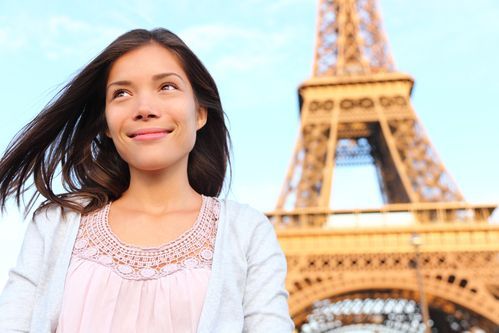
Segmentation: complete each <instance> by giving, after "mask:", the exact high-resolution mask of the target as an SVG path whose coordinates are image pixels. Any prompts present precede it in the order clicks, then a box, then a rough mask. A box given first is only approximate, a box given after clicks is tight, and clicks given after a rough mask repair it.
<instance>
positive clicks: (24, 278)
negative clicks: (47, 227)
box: [0, 213, 44, 333]
mask: <svg viewBox="0 0 499 333" xmlns="http://www.w3.org/2000/svg"><path fill="white" fill-rule="evenodd" d="M42 214H43V213H42ZM36 215H37V216H38V215H40V214H36ZM36 219H37V218H36V217H35V219H34V220H30V221H29V222H28V226H27V229H26V232H25V235H24V240H23V244H22V246H21V251H20V253H19V255H18V258H17V263H16V265H15V267H14V268H12V269H11V270H10V271H9V278H8V280H7V283H6V285H5V287H4V289H3V291H2V293H1V294H0V332H2V333H10V332H29V329H30V324H31V316H32V312H33V307H34V303H35V297H36V290H37V285H38V283H39V280H40V276H41V274H40V273H41V271H42V263H43V256H44V239H43V237H42V232H41V230H40V226H39V225H38V223H37V222H36Z"/></svg>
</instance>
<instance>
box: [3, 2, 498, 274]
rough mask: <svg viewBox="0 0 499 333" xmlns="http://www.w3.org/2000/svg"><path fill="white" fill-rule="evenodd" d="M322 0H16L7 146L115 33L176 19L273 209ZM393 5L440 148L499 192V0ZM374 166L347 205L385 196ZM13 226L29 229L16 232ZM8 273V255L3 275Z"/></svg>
mask: <svg viewBox="0 0 499 333" xmlns="http://www.w3.org/2000/svg"><path fill="white" fill-rule="evenodd" d="M316 6H317V1H311V0H274V1H264V0H240V1H228V0H226V1H199V0H198V1H191V0H189V1H155V0H137V1H116V0H108V1H96V0H88V1H72V2H67V1H61V0H55V1H49V2H46V1H43V2H42V1H38V2H37V1H23V2H19V1H13V0H6V1H2V2H0V77H1V80H0V99H1V101H2V106H1V115H2V116H3V119H2V122H1V123H0V128H1V131H0V149H1V150H2V151H3V150H4V149H5V147H6V145H7V144H8V142H9V141H10V139H12V137H13V136H14V135H15V133H16V132H17V131H18V130H20V129H21V127H22V126H23V125H24V124H25V123H26V122H27V121H29V120H30V119H31V118H32V117H34V116H35V115H36V114H37V113H38V112H39V111H40V110H41V108H42V107H43V106H44V105H45V104H46V103H47V102H48V101H49V100H50V98H51V97H52V96H53V95H54V94H55V92H56V91H57V90H58V88H60V87H61V85H62V84H63V83H64V82H66V81H67V80H68V79H69V78H70V77H71V76H72V74H74V73H75V72H76V71H78V70H79V69H81V68H82V66H84V65H85V64H86V63H87V62H88V61H89V60H90V59H91V58H92V57H94V56H95V55H96V54H98V53H99V52H100V51H101V50H102V49H103V48H104V47H105V46H106V45H107V44H108V43H109V42H111V41H112V40H113V39H114V38H116V37H117V36H118V35H120V34H121V33H123V32H125V31H128V30H130V29H132V28H137V27H143V28H154V27H158V26H162V27H166V28H168V29H170V30H172V31H174V32H176V33H177V34H179V35H180V37H182V38H183V39H184V40H185V41H186V42H187V44H188V45H190V46H191V48H192V49H193V50H194V52H195V53H197V54H198V56H199V57H200V58H201V59H202V61H203V62H204V63H205V65H206V66H207V68H208V69H209V70H210V72H211V73H212V74H213V76H214V78H215V80H216V81H217V83H218V85H219V89H220V91H221V95H222V101H223V104H224V108H225V110H226V113H227V115H228V118H229V121H230V123H229V127H230V130H231V135H232V138H233V148H234V164H233V171H234V177H233V182H232V190H231V193H230V194H229V196H230V197H231V198H235V199H237V200H239V201H243V202H247V203H250V204H251V205H253V206H255V207H256V208H258V209H260V210H264V211H266V210H271V209H272V208H273V207H274V205H275V203H276V201H277V197H278V195H279V192H280V188H281V185H282V182H283V180H284V176H285V173H286V171H287V167H288V163H289V161H290V158H291V153H292V150H293V146H294V143H295V140H296V136H297V130H298V124H299V122H298V121H299V120H298V109H297V94H296V88H297V86H298V85H299V84H300V82H302V81H303V80H305V79H307V78H309V77H310V75H311V68H312V57H313V47H314V42H315V41H314V38H315V37H314V35H315V25H316V11H317V10H316ZM379 7H380V9H381V15H382V17H383V27H384V30H385V33H386V34H387V37H388V41H389V46H390V50H391V53H392V55H393V58H394V60H395V64H396V66H397V69H398V70H400V71H402V72H405V73H408V74H410V75H412V76H413V77H414V78H415V80H416V84H415V89H414V91H413V99H412V101H413V105H414V108H415V110H416V112H417V113H418V115H419V118H420V119H421V121H422V123H423V126H424V127H425V128H426V131H427V133H428V135H429V137H430V140H431V141H432V142H433V144H434V146H435V148H436V150H437V151H438V153H439V155H440V158H441V159H442V160H443V162H444V164H445V166H446V167H447V169H448V171H449V172H450V173H451V174H452V176H453V177H454V178H455V180H456V182H457V183H458V185H459V187H460V189H461V191H462V192H463V194H464V196H465V198H466V199H467V200H468V201H471V202H476V203H479V202H498V201H499V177H498V171H497V170H498V167H499V154H498V153H497V147H498V146H499V136H498V128H499V126H498V124H499V107H498V106H497V104H496V100H497V96H498V94H499V82H498V80H497V78H498V77H499V64H498V61H497V60H496V58H497V54H498V53H499V37H498V36H499V24H498V23H497V17H499V3H498V2H497V1H495V0H488V1H487V0H462V1H450V0H439V1H434V0H419V1H408V0H382V1H381V2H380V6H379ZM364 173H365V172H364V171H359V170H357V171H355V170H354V171H353V173H348V172H347V173H345V172H341V173H338V175H339V176H341V175H342V176H343V179H341V177H336V179H338V180H337V181H338V183H337V184H336V185H337V186H336V189H338V191H337V192H335V193H334V194H333V195H334V196H335V197H334V198H336V202H338V203H339V204H338V205H337V206H340V207H341V206H356V205H360V206H376V205H377V204H376V203H377V202H376V200H375V199H373V198H375V195H374V194H372V193H371V191H364V190H363V189H364V188H365V187H368V188H371V189H372V188H374V185H373V184H374V182H373V181H374V180H373V179H371V180H367V179H366V180H365V181H364V180H363V179H364V178H363V177H364ZM361 174H362V175H361ZM352 175H356V177H355V179H362V181H357V182H355V181H353V178H352ZM357 175H361V176H360V177H357ZM359 193H366V195H365V196H362V195H359ZM370 193H371V194H370ZM334 198H333V199H334ZM17 219H19V217H18V214H17V213H16V212H15V210H13V209H12V210H10V211H9V213H8V214H7V215H5V216H4V217H3V220H2V223H0V241H3V240H5V241H7V240H8V241H9V242H13V243H14V242H17V243H15V244H18V243H19V239H20V236H19V235H21V231H19V230H21V229H20V228H19V227H9V229H7V227H6V225H7V224H9V223H11V222H12V221H13V220H17ZM9 221H10V222H9ZM2 224H3V226H2ZM9 225H12V224H9ZM23 227H24V226H23ZM2 228H3V229H2ZM12 228H16V230H17V231H12V232H15V234H16V235H18V236H16V237H17V238H16V237H11V236H9V235H8V234H7V232H8V230H13V229H12ZM14 238H15V239H14ZM12 252H17V251H12ZM13 256H15V255H13ZM11 261H12V260H11ZM1 274H2V266H1V265H0V280H1ZM0 282H1V281H0Z"/></svg>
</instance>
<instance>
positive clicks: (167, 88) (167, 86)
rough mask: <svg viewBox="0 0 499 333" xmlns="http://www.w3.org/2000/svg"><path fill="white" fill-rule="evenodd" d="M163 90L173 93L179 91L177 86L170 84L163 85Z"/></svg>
mask: <svg viewBox="0 0 499 333" xmlns="http://www.w3.org/2000/svg"><path fill="white" fill-rule="evenodd" d="M161 90H166V91H173V90H177V86H176V85H175V84H174V83H171V82H168V83H164V84H163V85H161Z"/></svg>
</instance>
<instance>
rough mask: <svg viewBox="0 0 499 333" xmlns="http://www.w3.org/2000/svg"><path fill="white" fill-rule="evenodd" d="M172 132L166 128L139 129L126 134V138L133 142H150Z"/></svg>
mask: <svg viewBox="0 0 499 333" xmlns="http://www.w3.org/2000/svg"><path fill="white" fill-rule="evenodd" d="M171 132H173V130H172V129H166V128H141V129H138V130H135V131H133V132H131V133H128V134H127V135H128V137H129V138H131V139H135V140H152V139H160V138H162V137H164V136H166V135H167V134H169V133H171Z"/></svg>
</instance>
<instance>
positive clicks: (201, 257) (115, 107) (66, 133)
mask: <svg viewBox="0 0 499 333" xmlns="http://www.w3.org/2000/svg"><path fill="white" fill-rule="evenodd" d="M21 133H23V134H21V135H19V136H18V137H17V139H16V140H15V141H13V143H11V145H10V146H9V148H8V149H7V151H6V153H5V155H4V157H3V158H2V161H1V163H0V205H1V207H2V208H4V207H5V202H6V200H7V198H9V197H11V196H13V197H15V198H16V200H17V202H18V203H19V202H20V199H21V197H22V195H23V193H24V192H25V191H26V189H27V187H28V186H27V185H26V184H28V179H29V178H30V177H31V176H33V179H34V184H35V186H36V189H37V194H41V195H42V196H43V197H45V198H46V202H45V203H44V204H43V205H42V206H41V207H39V208H38V209H37V210H36V211H35V214H34V218H33V221H32V222H31V223H29V226H28V228H27V231H26V235H25V239H24V242H23V246H22V248H21V252H20V254H19V258H18V262H17V265H16V267H15V268H13V269H12V270H11V271H10V273H9V280H8V282H7V284H6V286H5V288H4V290H3V292H2V294H1V296H0V331H1V332H241V331H244V332H291V331H292V330H293V323H292V321H291V320H290V318H289V314H288V306H287V296H288V294H287V292H286V290H285V289H284V279H285V275H286V262H285V257H284V255H283V253H282V251H281V249H280V247H279V245H278V242H277V239H276V236H275V232H274V230H273V228H272V226H271V224H270V223H269V221H268V220H267V219H266V218H265V216H264V215H263V214H261V213H259V212H257V211H255V210H253V209H252V208H250V207H248V206H245V205H241V204H238V203H236V202H232V201H228V200H220V199H217V198H216V197H217V196H218V195H219V194H220V192H221V189H222V186H223V182H224V178H225V172H226V167H227V165H228V164H229V144H228V142H229V135H228V132H227V128H226V126H225V123H224V113H223V110H222V106H221V102H220V97H219V94H218V90H217V88H216V85H215V82H214V81H213V79H212V77H211V76H210V74H209V73H208V71H207V70H206V69H205V67H204V66H203V65H202V63H201V62H200V61H199V59H198V58H197V57H196V56H195V55H194V54H193V53H192V51H191V50H190V49H189V48H188V47H187V46H186V45H185V44H184V43H183V42H182V41H181V40H180V39H179V38H178V37H177V36H176V35H174V34H173V33H171V32H169V31H167V30H164V29H155V30H152V31H147V30H132V31H130V32H128V33H125V34H124V35H122V36H120V37H119V38H118V39H116V40H115V41H114V42H113V43H111V44H110V45H109V46H108V47H107V48H106V49H105V50H104V51H103V52H102V53H101V54H100V55H99V56H97V57H96V58H95V59H94V60H93V61H92V62H91V63H90V64H89V65H87V66H86V67H85V68H84V69H83V70H82V71H81V72H80V73H79V74H78V75H77V76H76V77H75V78H74V79H73V80H72V81H71V82H70V83H69V84H67V86H66V87H65V88H64V89H63V90H62V91H61V92H60V94H58V95H57V96H56V98H55V99H54V100H53V101H52V102H51V103H50V104H49V105H48V106H47V107H46V108H45V109H44V110H43V111H42V112H41V113H40V114H39V115H38V116H37V117H36V118H35V119H34V120H33V121H32V122H30V123H29V124H28V125H27V126H26V127H25V128H24V129H23V131H22V132H21ZM59 171H60V172H61V177H62V181H63V185H64V188H65V190H66V193H64V194H55V193H54V191H53V178H54V177H55V176H56V173H57V172H59ZM35 199H36V195H35V196H34V197H32V198H31V200H30V202H29V203H28V209H29V208H30V207H32V205H33V202H34V200H35Z"/></svg>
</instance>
